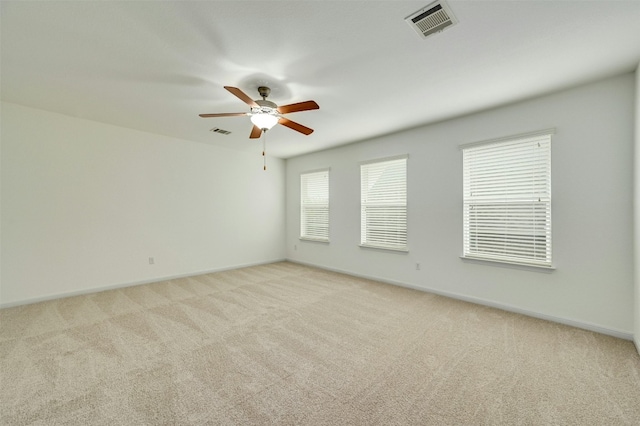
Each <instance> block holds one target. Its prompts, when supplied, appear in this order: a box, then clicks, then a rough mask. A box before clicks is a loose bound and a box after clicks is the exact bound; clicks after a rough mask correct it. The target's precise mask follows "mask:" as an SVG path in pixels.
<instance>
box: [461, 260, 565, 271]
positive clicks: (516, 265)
mask: <svg viewBox="0 0 640 426" xmlns="http://www.w3.org/2000/svg"><path fill="white" fill-rule="evenodd" d="M460 259H462V260H463V261H464V262H469V263H476V264H480V265H491V266H499V267H503V268H512V269H520V270H524V271H535V272H546V273H551V272H553V271H555V270H556V268H555V266H544V265H535V264H532V263H521V262H510V261H508V260H498V259H487V258H484V257H473V256H460Z"/></svg>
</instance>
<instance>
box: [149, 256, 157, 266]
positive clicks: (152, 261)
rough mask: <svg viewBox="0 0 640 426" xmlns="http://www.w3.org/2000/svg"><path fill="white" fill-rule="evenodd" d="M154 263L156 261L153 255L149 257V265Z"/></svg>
mask: <svg viewBox="0 0 640 426" xmlns="http://www.w3.org/2000/svg"><path fill="white" fill-rule="evenodd" d="M154 263H156V261H155V259H154V258H153V257H150V258H149V265H153V264H154Z"/></svg>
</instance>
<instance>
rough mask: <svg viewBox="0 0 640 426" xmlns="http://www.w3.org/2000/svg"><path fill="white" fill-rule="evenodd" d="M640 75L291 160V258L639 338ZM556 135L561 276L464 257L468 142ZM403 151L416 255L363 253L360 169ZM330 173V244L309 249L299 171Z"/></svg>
mask: <svg viewBox="0 0 640 426" xmlns="http://www.w3.org/2000/svg"><path fill="white" fill-rule="evenodd" d="M634 78H635V77H634V74H626V75H623V76H619V77H616V78H611V79H607V80H603V81H599V82H596V83H593V84H589V85H585V86H581V87H578V88H575V89H572V90H567V91H563V92H560V93H556V94H552V95H549V96H544V97H540V98H536V99H533V100H530V101H527V102H522V103H518V104H514V105H510V106H506V107H502V108H498V109H495V110H490V111H485V112H482V113H478V114H474V115H470V116H465V117H461V118H458V119H454V120H450V121H446V122H441V123H437V124H433V125H429V126H425V127H421V128H416V129H413V130H410V131H405V132H402V133H398V134H394V135H390V136H385V137H381V138H377V139H373V140H369V141H365V142H362V143H357V144H352V145H349V146H346V147H340V148H336V149H332V150H327V151H323V152H319V153H314V154H310V155H305V156H300V157H296V158H293V159H289V160H287V241H286V243H287V257H288V258H290V259H291V260H293V261H297V262H302V263H308V264H314V265H318V266H322V267H325V268H329V269H334V270H339V271H345V272H348V273H352V274H356V275H361V276H367V277H376V278H380V279H382V280H385V281H389V282H394V283H398V284H402V285H407V286H413V287H418V288H422V289H426V290H431V291H434V292H438V293H443V294H449V295H454V296H456V297H460V298H464V299H467V300H473V301H477V302H481V303H486V304H489V305H493V306H499V307H503V308H506V309H511V310H515V311H519V312H525V313H529V314H532V315H535V316H539V317H543V318H549V319H553V320H557V321H560V322H565V323H569V324H574V325H578V326H582V327H586V328H590V329H593V330H597V331H601V332H605V333H609V334H613V335H617V336H620V337H625V338H629V339H630V338H631V337H632V330H633V303H632V302H631V301H632V300H633V255H632V249H633V236H632V232H631V231H630V230H631V229H632V226H633V214H632V210H633V205H632V197H633V190H632V173H633V171H632V170H633V160H632V154H633V138H634V136H633V119H634V118H633V108H634V96H635V95H634ZM523 84H525V82H523ZM425 102H437V100H435V99H425ZM547 128H556V134H555V136H554V137H553V142H552V163H553V164H552V173H553V177H552V179H553V183H552V185H553V186H552V190H553V202H552V203H553V204H552V209H553V213H552V214H553V258H554V264H555V266H556V268H557V269H556V270H554V271H553V272H540V271H532V270H528V269H515V268H509V267H500V266H497V265H492V264H485V263H481V264H479V263H471V262H469V261H463V260H461V259H460V257H459V256H460V255H461V253H462V157H461V152H460V151H459V149H458V145H459V144H462V143H468V142H474V141H481V140H486V139H491V138H497V137H502V136H509V135H514V134H519V133H525V132H530V131H536V130H542V129H547ZM399 154H409V156H410V157H409V162H408V203H409V210H408V216H409V219H408V220H409V224H408V226H409V249H410V252H409V253H408V254H403V253H394V252H387V251H377V250H371V249H364V248H361V247H359V246H358V243H359V232H360V231H359V229H360V226H359V220H360V219H359V194H360V190H359V180H360V177H359V162H361V161H363V160H369V159H374V158H380V157H386V156H393V155H399ZM323 167H331V176H330V197H331V198H330V203H331V213H330V240H331V242H330V244H321V243H312V242H305V241H300V240H299V239H298V235H299V223H300V222H299V207H298V206H299V199H300V196H299V174H300V173H301V172H304V171H307V170H313V169H318V168H323ZM296 248H297V249H296ZM416 262H420V263H421V265H422V268H421V270H420V271H417V270H416V269H415V264H416Z"/></svg>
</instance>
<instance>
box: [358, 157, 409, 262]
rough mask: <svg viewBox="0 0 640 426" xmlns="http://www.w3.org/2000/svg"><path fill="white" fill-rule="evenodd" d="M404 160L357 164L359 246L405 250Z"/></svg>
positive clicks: (405, 172) (405, 195)
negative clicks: (358, 165)
mask: <svg viewBox="0 0 640 426" xmlns="http://www.w3.org/2000/svg"><path fill="white" fill-rule="evenodd" d="M407 158H408V157H407V156H403V157H401V158H394V159H387V160H382V161H376V162H369V163H365V164H361V165H360V185H361V191H360V215H361V216H360V245H362V246H364V247H375V248H383V249H389V250H401V251H407Z"/></svg>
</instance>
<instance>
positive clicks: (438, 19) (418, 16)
mask: <svg viewBox="0 0 640 426" xmlns="http://www.w3.org/2000/svg"><path fill="white" fill-rule="evenodd" d="M404 20H405V21H407V23H408V24H409V25H410V26H411V28H413V29H414V30H416V32H417V33H418V34H419V35H420V37H422V38H427V37H429V36H431V35H433V34H435V33H439V32H440V31H442V30H444V29H445V28H447V27H450V26H452V25H455V24H457V23H458V20H457V19H456V17H455V16H453V12H451V9H450V8H449V5H448V4H447V3H445V2H444V0H440V1H437V2H435V3H431V4H430V5H429V6H426V7H423V8H422V9H420V10H418V11H417V12H415V13H412V14H411V15H409V16H407V17H406V18H404Z"/></svg>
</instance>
